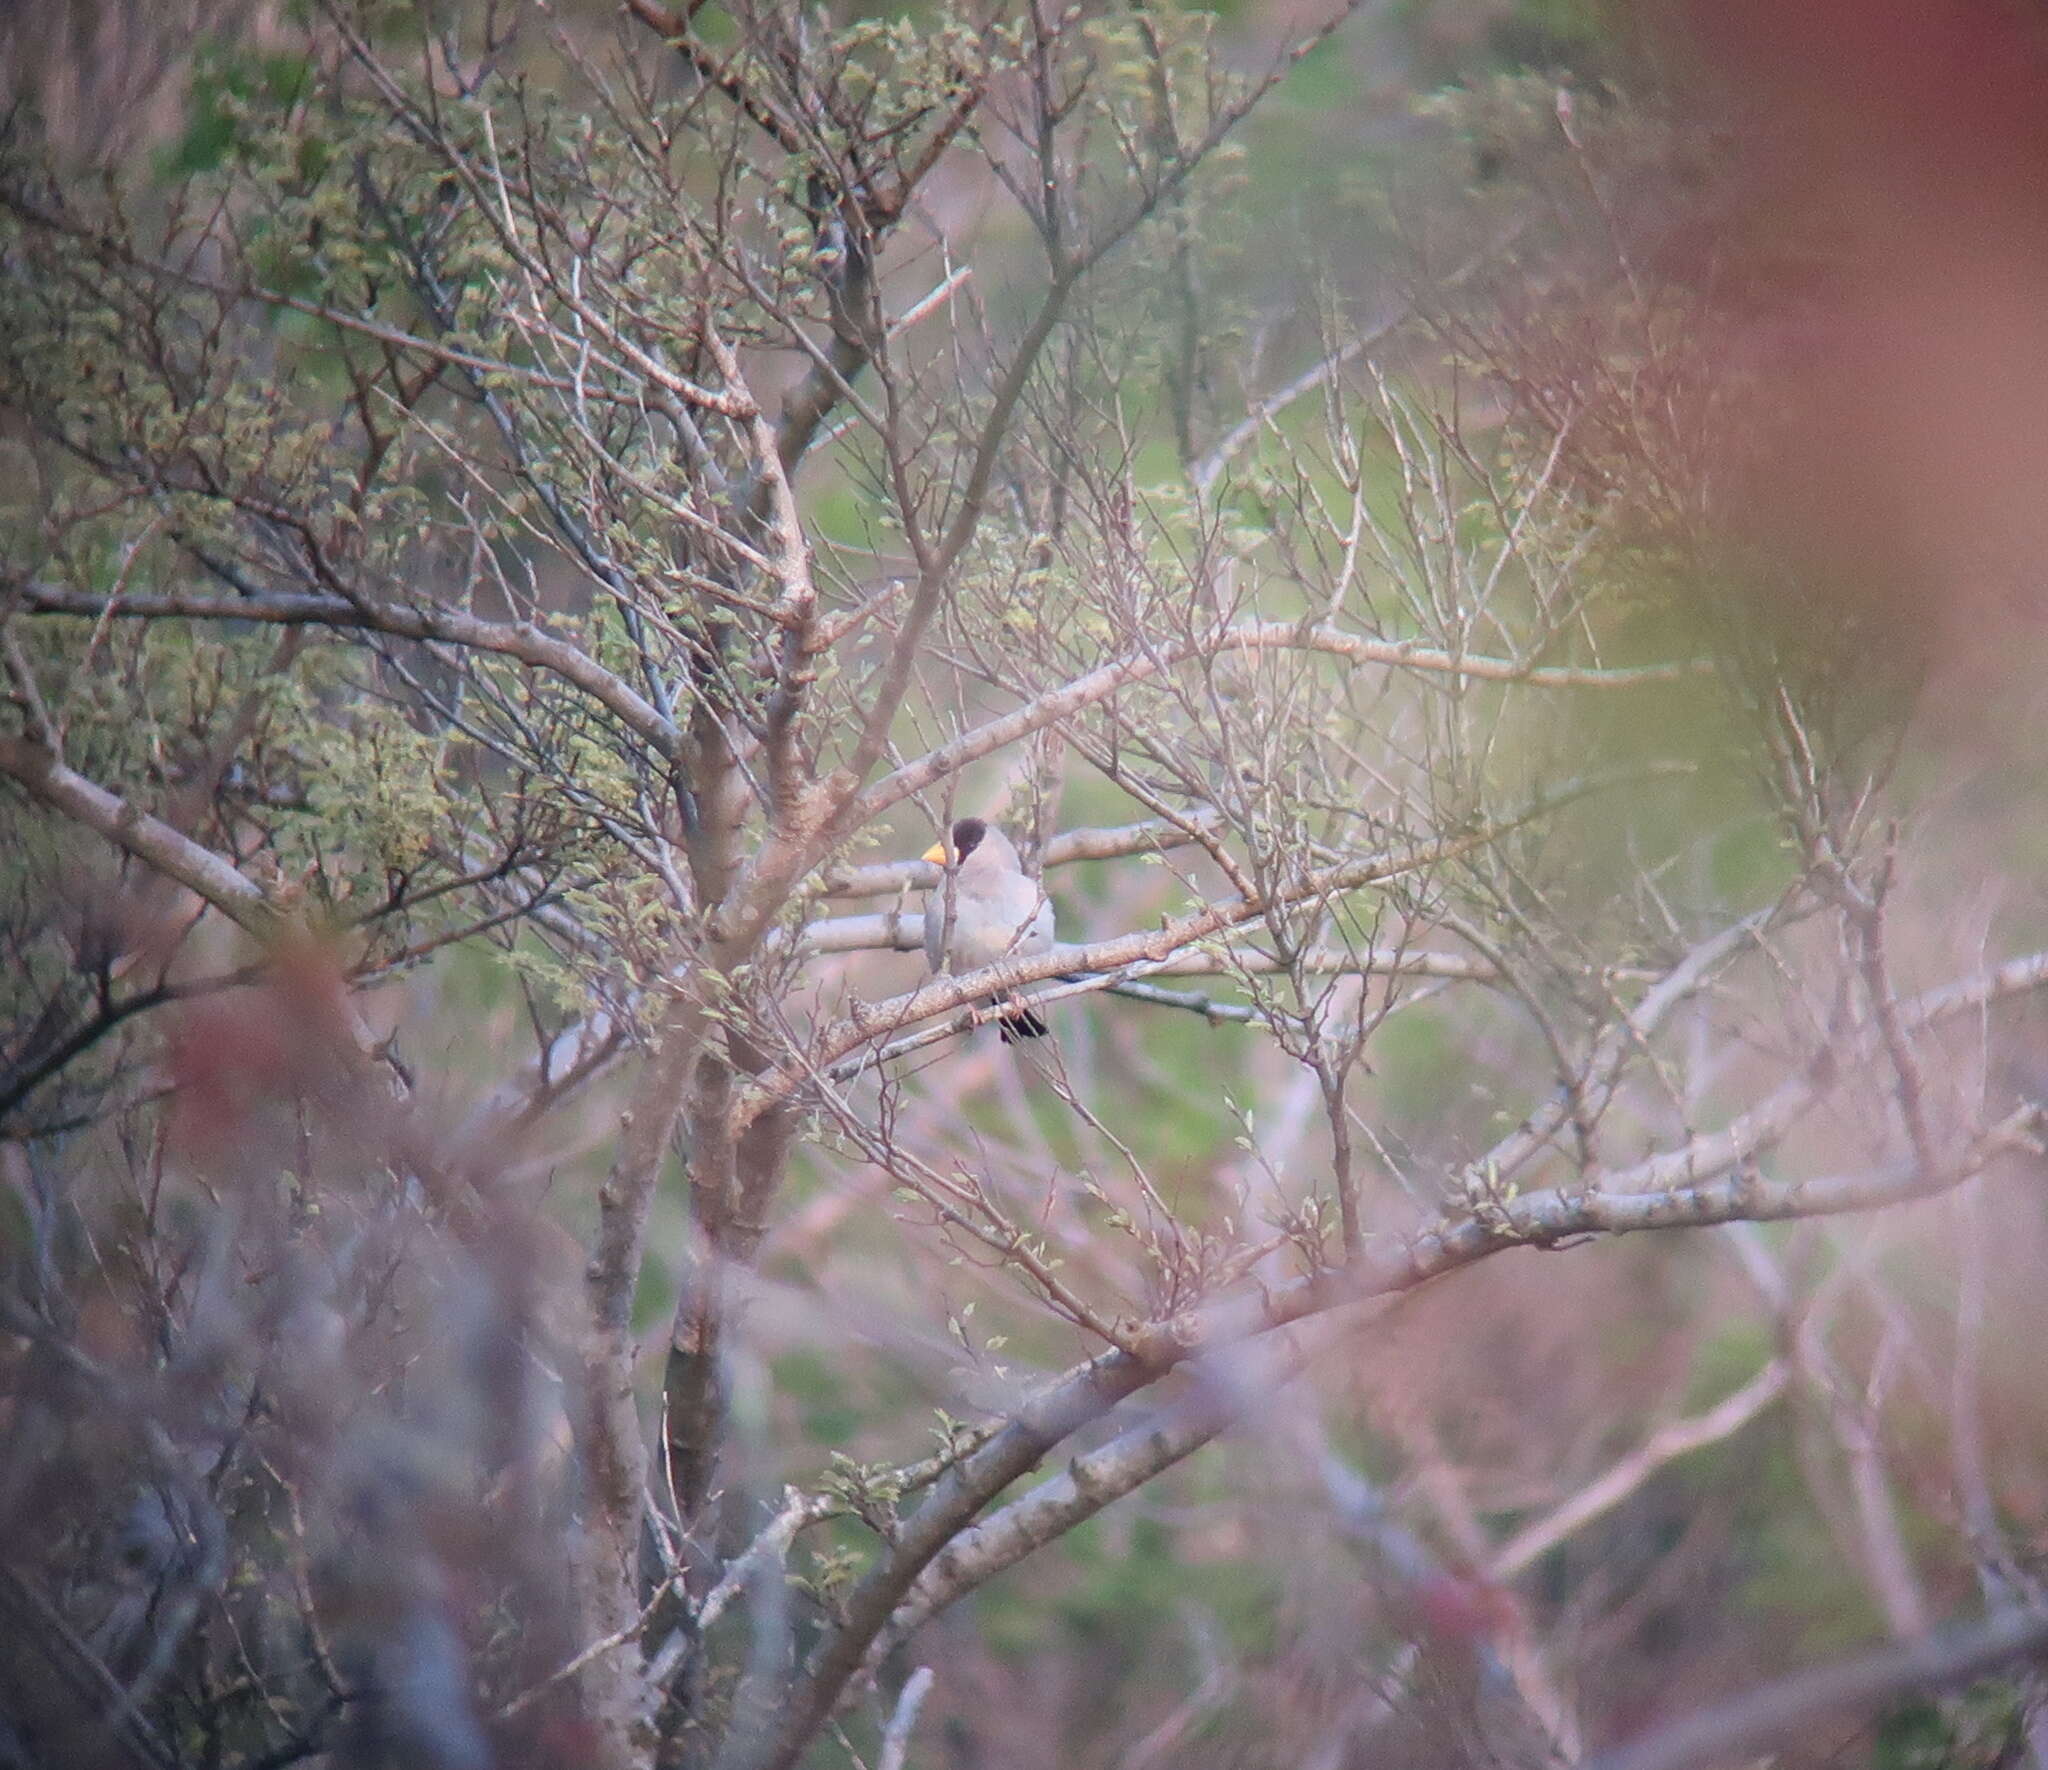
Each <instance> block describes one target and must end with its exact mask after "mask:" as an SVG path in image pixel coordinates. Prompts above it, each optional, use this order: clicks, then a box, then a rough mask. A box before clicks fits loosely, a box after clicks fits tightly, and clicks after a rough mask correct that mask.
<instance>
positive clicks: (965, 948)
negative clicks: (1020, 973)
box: [923, 817, 1052, 1045]
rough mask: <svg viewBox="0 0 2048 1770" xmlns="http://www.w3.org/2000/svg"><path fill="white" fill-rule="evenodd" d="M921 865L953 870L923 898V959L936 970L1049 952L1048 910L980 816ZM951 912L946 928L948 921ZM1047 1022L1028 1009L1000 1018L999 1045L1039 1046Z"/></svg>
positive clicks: (1004, 841) (937, 845) (1002, 839)
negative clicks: (1030, 1041)
mask: <svg viewBox="0 0 2048 1770" xmlns="http://www.w3.org/2000/svg"><path fill="white" fill-rule="evenodd" d="M923 858H924V859H925V860H927V861H930V862H932V863H933V864H934V865H938V866H944V865H946V864H947V863H948V861H949V860H950V861H951V864H952V867H953V874H952V882H951V889H950V890H948V889H947V887H946V885H945V884H943V883H942V884H941V885H940V887H939V888H938V889H937V890H936V891H934V892H932V893H931V895H930V896H929V897H927V898H926V899H925V906H924V956H925V958H926V959H927V960H929V961H930V963H931V968H932V969H933V970H934V971H943V970H945V969H946V968H947V961H948V960H950V961H951V962H952V969H953V970H955V971H979V970H980V969H981V968H982V967H983V966H984V965H993V964H995V963H996V962H997V961H998V960H999V959H1028V958H1035V957H1036V956H1037V955H1038V954H1040V953H1048V952H1051V951H1052V903H1051V901H1050V900H1049V899H1048V898H1047V897H1046V895H1045V892H1044V890H1043V889H1042V888H1041V887H1040V886H1039V883H1038V881H1037V880H1036V879H1032V878H1028V877H1027V876H1026V875H1025V872H1024V863H1023V862H1022V861H1020V860H1019V859H1018V858H1017V850H1016V849H1015V848H1014V847H1012V846H1011V843H1010V838H1009V837H1007V836H1006V835H1004V834H1003V832H1002V831H1001V830H999V829H997V828H996V827H995V826H994V825H993V824H989V823H985V822H984V821H983V820H982V819H980V818H978V817H963V818H961V819H960V820H959V821H958V822H956V823H955V824H954V825H953V827H952V829H951V830H949V831H948V832H947V834H946V837H945V838H944V839H943V840H941V841H938V842H934V843H933V844H932V845H931V847H930V848H928V849H926V850H925V852H924V855H923ZM949 912H950V921H949ZM1045 1030H1046V1028H1045V1022H1044V1021H1042V1020H1040V1019H1039V1018H1038V1016H1037V1015H1036V1014H1034V1013H1032V1012H1031V1010H1030V1009H1028V1008H1021V1007H1020V1008H1016V1009H1013V1010H1012V1011H1011V1012H1010V1013H1007V1014H1005V1015H1004V1016H1003V1018H1002V1023H1001V1031H1002V1037H1003V1043H1004V1044H1006V1045H1010V1044H1015V1043H1016V1041H1017V1040H1019V1039H1041V1038H1043V1037H1044V1036H1045Z"/></svg>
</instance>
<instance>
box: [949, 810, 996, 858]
mask: <svg viewBox="0 0 2048 1770" xmlns="http://www.w3.org/2000/svg"><path fill="white" fill-rule="evenodd" d="M987 834H988V825H987V824H985V823H983V822H982V821H981V819H980V818H978V817H963V818H962V819H961V820H960V821H959V822H958V823H956V824H955V825H954V826H953V864H954V865H955V866H958V865H959V864H960V863H961V862H962V861H963V860H965V859H966V858H967V857H968V856H969V855H970V854H972V853H973V852H974V851H975V850H976V849H977V848H979V847H980V846H981V839H982V837H984V836H986V835H987Z"/></svg>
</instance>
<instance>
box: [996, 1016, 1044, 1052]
mask: <svg viewBox="0 0 2048 1770" xmlns="http://www.w3.org/2000/svg"><path fill="white" fill-rule="evenodd" d="M997 1030H998V1031H999V1032H1000V1033H1001V1034H1002V1035H1003V1043H1004V1044H1006V1045H1014V1044H1015V1043H1016V1042H1017V1041H1018V1040H1019V1039H1042V1038H1044V1037H1045V1034H1046V1025H1045V1022H1044V1021H1042V1020H1040V1019H1039V1018H1038V1016H1037V1015H1036V1014H1034V1013H1032V1012H1031V1010H1030V1009H1029V1008H1019V1009H1018V1010H1017V1011H1016V1012H1015V1013H1014V1014H1005V1015H1004V1016H1003V1018H1002V1020H1001V1022H1000V1023H999V1024H998V1027H997Z"/></svg>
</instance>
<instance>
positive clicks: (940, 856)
mask: <svg viewBox="0 0 2048 1770" xmlns="http://www.w3.org/2000/svg"><path fill="white" fill-rule="evenodd" d="M917 858H918V859H919V860H928V861H930V862H931V863H932V865H933V866H935V867H942V866H944V865H945V864H946V845H945V843H943V842H934V843H933V844H932V845H931V846H930V847H929V848H927V849H926V850H925V851H924V852H923V853H922V854H920V855H919V856H918V857H917Z"/></svg>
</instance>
